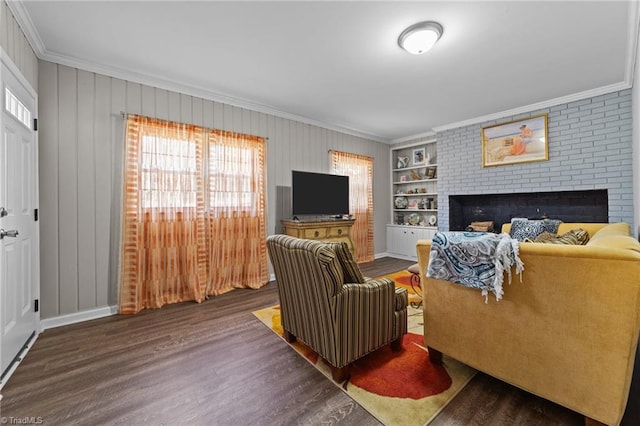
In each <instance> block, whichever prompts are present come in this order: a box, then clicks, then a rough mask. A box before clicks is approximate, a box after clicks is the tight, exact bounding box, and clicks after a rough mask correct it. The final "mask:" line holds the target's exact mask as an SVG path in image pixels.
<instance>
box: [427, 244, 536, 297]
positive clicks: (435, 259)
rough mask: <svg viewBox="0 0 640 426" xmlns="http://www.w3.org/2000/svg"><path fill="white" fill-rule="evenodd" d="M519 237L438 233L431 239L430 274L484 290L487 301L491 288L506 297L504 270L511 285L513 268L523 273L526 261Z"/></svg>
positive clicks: (498, 294)
mask: <svg viewBox="0 0 640 426" xmlns="http://www.w3.org/2000/svg"><path fill="white" fill-rule="evenodd" d="M518 244H519V242H518V240H515V239H512V238H511V237H510V236H509V235H508V234H494V233H490V232H436V235H435V236H434V237H433V240H431V253H430V256H429V267H428V268H427V277H429V278H437V279H441V280H446V281H452V282H454V283H458V284H462V285H464V286H466V287H471V288H478V289H481V290H482V295H483V296H484V297H485V303H486V302H487V301H488V294H489V291H490V292H492V293H493V294H495V295H496V300H500V299H502V295H503V294H504V291H503V289H502V283H503V281H504V272H506V273H507V274H508V276H509V284H511V267H512V266H515V267H516V273H517V274H518V275H520V282H522V271H523V270H524V264H523V263H522V261H521V260H520V257H519V256H518V250H519V245H518Z"/></svg>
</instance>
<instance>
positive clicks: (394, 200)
mask: <svg viewBox="0 0 640 426" xmlns="http://www.w3.org/2000/svg"><path fill="white" fill-rule="evenodd" d="M390 158H391V167H390V169H391V182H392V183H391V224H392V225H394V226H410V227H411V228H412V229H415V228H424V229H427V228H429V229H434V228H435V225H437V217H438V208H437V207H438V206H437V205H438V163H437V161H436V160H437V151H436V141H435V139H429V140H424V141H421V142H414V143H410V144H407V145H403V146H393V147H392V148H391V155H390ZM400 166H403V167H400ZM409 191H411V192H412V193H411V194H409V193H408V192H409ZM402 198H405V200H402ZM405 201H406V202H405ZM416 206H420V207H428V208H416ZM398 207H405V208H398ZM434 221H435V222H436V223H434Z"/></svg>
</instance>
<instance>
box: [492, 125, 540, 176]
mask: <svg viewBox="0 0 640 426" xmlns="http://www.w3.org/2000/svg"><path fill="white" fill-rule="evenodd" d="M547 122H548V118H547V114H540V115H536V116H533V117H529V118H524V119H521V120H514V121H510V122H508V123H501V124H495V125H492V126H486V127H483V128H482V167H494V166H505V165H509V164H519V163H531V162H534V161H546V160H548V159H549V138H548V134H549V129H548V124H547Z"/></svg>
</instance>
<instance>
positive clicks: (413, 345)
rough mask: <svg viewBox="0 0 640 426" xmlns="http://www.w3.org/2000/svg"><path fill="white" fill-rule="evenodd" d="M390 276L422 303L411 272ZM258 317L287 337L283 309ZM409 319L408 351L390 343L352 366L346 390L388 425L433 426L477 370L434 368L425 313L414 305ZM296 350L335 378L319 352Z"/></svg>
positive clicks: (447, 362)
mask: <svg viewBox="0 0 640 426" xmlns="http://www.w3.org/2000/svg"><path fill="white" fill-rule="evenodd" d="M387 277H390V278H392V279H393V280H394V281H395V282H396V285H397V286H402V287H408V291H409V295H410V301H414V302H415V301H419V300H420V297H419V296H418V295H417V294H416V293H414V292H413V290H412V289H411V285H410V283H409V281H408V280H409V274H408V273H406V272H404V271H402V272H399V273H396V274H391V275H387ZM417 293H419V289H417ZM253 314H254V315H255V316H256V317H257V318H258V319H260V321H262V322H263V323H264V324H265V325H266V326H267V327H269V328H270V329H271V330H272V331H273V332H274V333H276V334H277V335H278V336H279V337H280V338H282V326H281V324H280V307H279V306H277V305H276V306H273V307H270V308H265V309H261V310H258V311H255V312H253ZM408 317H409V324H408V328H409V333H408V334H407V335H405V337H404V339H403V345H402V350H401V351H400V352H392V351H391V349H390V347H389V345H387V346H384V347H382V348H380V349H378V350H377V351H375V352H373V353H371V354H369V355H367V356H366V357H364V358H361V359H359V360H357V361H356V362H354V363H353V364H352V366H351V379H350V380H349V382H348V384H347V386H346V392H347V394H348V395H349V396H351V397H352V398H353V399H354V400H355V401H356V402H358V404H360V405H361V406H362V407H364V408H365V409H366V410H367V411H369V412H370V413H371V414H372V415H373V416H375V417H376V418H377V419H378V420H379V421H380V422H382V423H384V424H385V425H387V426H394V425H398V426H400V425H402V426H412V425H415V426H420V425H425V424H428V423H429V422H430V421H431V420H432V419H433V418H434V417H435V416H436V415H437V414H438V413H439V412H440V410H442V408H444V407H445V406H446V405H447V403H448V402H449V401H451V400H452V399H453V397H454V396H455V395H456V394H457V393H458V392H460V390H461V389H462V388H463V387H464V386H465V385H466V384H467V383H468V382H469V380H471V378H472V377H473V376H474V374H475V370H473V369H472V368H470V367H468V366H466V365H464V364H461V363H459V362H457V361H455V360H454V359H451V358H449V357H447V356H446V355H445V356H444V357H443V360H444V362H443V364H444V365H443V366H442V367H439V366H434V365H432V364H431V363H430V362H429V359H428V357H429V355H428V352H427V349H426V348H425V347H424V342H423V340H422V328H423V324H422V310H421V309H416V308H413V307H408ZM283 340H284V339H283ZM291 346H292V347H293V348H294V349H295V350H296V351H297V352H298V353H299V354H300V355H302V356H303V357H305V359H307V361H309V362H310V363H311V364H312V365H313V366H315V367H316V368H317V369H318V370H320V371H321V372H322V373H323V374H324V375H325V376H327V378H329V379H330V380H332V379H331V370H330V369H329V367H328V366H327V364H326V363H325V362H324V360H322V359H321V358H319V357H318V355H317V354H316V353H315V352H313V351H312V350H311V349H309V348H308V347H307V346H305V345H304V344H303V343H301V342H300V341H297V342H296V343H294V344H292V345H291ZM334 383H335V382H334ZM336 385H337V386H340V385H339V384H336ZM341 388H342V389H344V388H343V387H342V386H341Z"/></svg>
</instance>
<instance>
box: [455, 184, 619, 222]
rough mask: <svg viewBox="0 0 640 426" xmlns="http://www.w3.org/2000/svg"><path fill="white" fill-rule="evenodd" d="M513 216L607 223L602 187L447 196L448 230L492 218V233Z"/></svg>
mask: <svg viewBox="0 0 640 426" xmlns="http://www.w3.org/2000/svg"><path fill="white" fill-rule="evenodd" d="M513 218H528V219H542V218H549V219H560V220H562V221H563V222H583V223H593V222H608V221H609V198H608V195H607V190H606V189H595V190H584V191H555V192H523V193H507V194H474V195H450V196H449V229H450V230H451V231H463V230H465V229H466V228H467V227H468V226H469V225H470V224H471V223H472V222H482V221H493V222H494V224H495V225H494V230H495V232H500V229H501V228H502V224H503V223H507V222H510V221H511V219H513Z"/></svg>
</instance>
